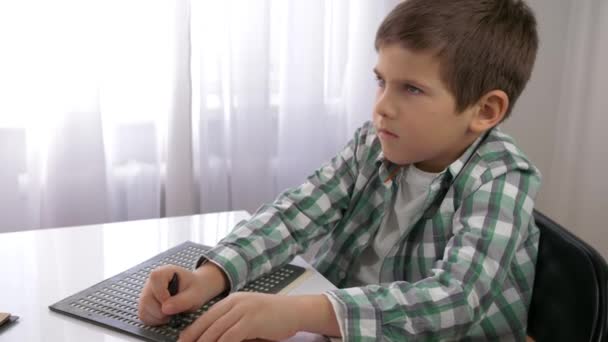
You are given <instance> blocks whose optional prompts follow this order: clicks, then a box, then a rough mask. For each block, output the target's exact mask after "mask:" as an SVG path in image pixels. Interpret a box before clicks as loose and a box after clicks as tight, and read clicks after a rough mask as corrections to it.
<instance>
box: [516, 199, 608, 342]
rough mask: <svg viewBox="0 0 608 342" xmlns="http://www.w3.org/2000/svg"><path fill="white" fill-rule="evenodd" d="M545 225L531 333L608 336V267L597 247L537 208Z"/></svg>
mask: <svg viewBox="0 0 608 342" xmlns="http://www.w3.org/2000/svg"><path fill="white" fill-rule="evenodd" d="M534 219H535V220H536V224H537V225H538V228H539V229H540V242H539V249H538V259H537V262H536V276H535V280H534V291H533V293H532V303H531V305H530V312H529V315H528V335H529V336H530V337H532V338H533V339H534V340H535V341H536V342H545V341H551V342H558V341H568V342H586V341H594V342H595V341H606V340H608V332H607V329H608V328H607V323H608V318H607V317H608V316H607V312H606V310H607V309H608V298H607V293H606V285H607V283H608V275H607V273H608V266H607V265H606V262H605V261H604V259H603V258H602V256H601V255H599V254H598V252H597V251H595V250H594V249H593V248H592V247H591V246H589V245H588V244H586V243H585V242H583V241H582V240H581V239H579V238H578V237H576V236H575V235H573V234H572V233H570V232H568V231H567V230H566V229H564V228H563V227H562V226H560V225H559V224H557V223H556V222H554V221H553V220H551V219H550V218H548V217H547V216H545V215H543V214H542V213H540V212H538V211H535V212H534Z"/></svg>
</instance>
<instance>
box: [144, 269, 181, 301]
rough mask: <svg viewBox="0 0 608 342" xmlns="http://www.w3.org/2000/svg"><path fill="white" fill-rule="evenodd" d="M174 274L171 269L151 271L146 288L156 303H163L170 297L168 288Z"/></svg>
mask: <svg viewBox="0 0 608 342" xmlns="http://www.w3.org/2000/svg"><path fill="white" fill-rule="evenodd" d="M174 273H175V271H174V270H172V268H171V267H161V268H157V269H155V270H153V271H152V272H151V273H150V277H149V278H148V284H147V286H148V287H149V288H150V291H151V292H152V295H153V296H154V298H156V300H158V302H160V303H164V302H165V301H166V300H167V299H169V297H171V295H170V294H169V290H168V288H167V287H168V286H169V281H171V277H173V274H174Z"/></svg>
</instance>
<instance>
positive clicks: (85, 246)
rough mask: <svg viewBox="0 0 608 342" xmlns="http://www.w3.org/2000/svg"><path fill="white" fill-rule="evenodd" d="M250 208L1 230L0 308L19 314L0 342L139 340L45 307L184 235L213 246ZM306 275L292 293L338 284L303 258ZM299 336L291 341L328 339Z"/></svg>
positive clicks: (300, 262) (317, 290)
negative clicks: (108, 222)
mask: <svg viewBox="0 0 608 342" xmlns="http://www.w3.org/2000/svg"><path fill="white" fill-rule="evenodd" d="M248 217H249V214H248V213H247V212H245V211H235V212H225V213H216V214H205V215H194V216H186V217H176V218H164V219H153V220H142V221H130V222H121V223H112V224H103V225H90V226H79V227H71V228H59V229H46V230H34V231H25V232H16V233H4V234H0V312H10V313H12V314H14V315H17V316H20V318H19V321H18V322H17V323H16V324H13V325H12V326H10V327H9V328H8V329H4V330H2V332H0V341H93V342H95V341H104V342H109V341H140V340H139V339H136V338H134V337H130V336H128V335H125V334H121V333H118V332H115V331H112V330H110V329H106V328H102V327H99V326H96V325H94V324H90V323H86V322H83V321H81V320H78V319H74V318H71V317H67V316H65V315H62V314H58V313H55V312H51V311H50V310H49V309H48V306H49V305H51V304H53V303H56V302H58V301H59V300H61V299H63V298H65V297H67V296H69V295H72V294H74V293H76V292H79V291H81V290H84V289H86V288H88V287H90V286H92V285H94V284H96V283H98V282H100V281H102V280H104V279H107V278H110V277H112V276H114V275H116V274H118V273H120V272H122V271H125V270H127V269H128V268H130V267H132V266H135V265H137V264H138V263H140V262H143V261H145V260H147V259H149V258H151V257H153V256H155V255H156V254H158V253H160V252H163V251H165V250H167V249H169V248H171V247H173V246H176V245H178V244H180V243H182V242H184V241H188V240H190V241H194V242H197V243H201V244H204V245H208V246H214V245H215V244H217V242H218V241H219V240H220V239H221V238H222V237H224V236H225V235H226V234H227V233H228V232H229V231H230V230H231V229H232V228H233V227H234V226H235V225H236V223H237V222H239V221H241V220H243V219H247V218H248ZM293 263H294V264H297V265H300V266H304V267H306V268H308V269H309V271H310V272H307V273H308V277H306V278H304V279H303V280H302V281H300V282H298V283H297V286H296V287H294V288H292V289H291V290H290V291H289V294H314V293H321V292H323V291H325V290H327V289H332V288H334V286H333V285H332V284H331V283H330V282H329V281H327V280H326V279H325V278H323V276H321V275H320V274H319V273H318V272H316V271H315V270H314V269H313V268H312V267H311V266H310V265H309V264H307V263H306V262H305V261H304V260H303V259H301V258H299V257H298V258H296V259H295V260H294V262H293ZM323 340H324V338H323V337H321V336H317V335H312V334H304V333H301V334H298V335H296V337H294V338H292V339H290V341H292V342H293V341H323Z"/></svg>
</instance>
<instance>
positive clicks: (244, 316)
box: [179, 292, 301, 342]
mask: <svg viewBox="0 0 608 342" xmlns="http://www.w3.org/2000/svg"><path fill="white" fill-rule="evenodd" d="M293 298H294V297H289V296H281V295H269V294H262V293H249V292H237V293H234V294H231V295H230V296H228V297H226V298H224V299H223V300H221V301H220V302H218V303H216V304H215V305H213V307H211V309H209V311H207V312H205V313H204V314H203V315H202V316H201V317H199V318H198V319H197V320H196V321H194V323H192V324H191V325H190V326H189V327H188V328H186V329H185V330H184V331H183V332H182V333H181V335H180V337H179V341H180V342H190V341H205V342H206V341H218V340H220V338H221V341H226V342H232V341H238V342H240V341H243V340H249V339H256V338H260V339H265V340H273V341H276V340H282V339H286V338H288V337H290V336H292V335H295V333H296V332H297V331H298V330H299V329H300V325H299V323H300V322H299V319H298V314H301V313H298V310H296V308H294V307H293V304H294V302H293Z"/></svg>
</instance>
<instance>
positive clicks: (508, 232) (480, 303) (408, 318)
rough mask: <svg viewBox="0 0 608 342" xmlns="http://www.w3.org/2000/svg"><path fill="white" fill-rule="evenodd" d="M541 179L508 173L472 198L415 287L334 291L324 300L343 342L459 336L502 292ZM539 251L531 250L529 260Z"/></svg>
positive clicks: (396, 285) (397, 284)
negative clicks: (428, 273)
mask: <svg viewBox="0 0 608 342" xmlns="http://www.w3.org/2000/svg"><path fill="white" fill-rule="evenodd" d="M539 186H540V176H539V175H538V174H537V173H535V172H532V171H529V172H525V171H523V170H514V171H509V172H507V173H505V174H503V175H502V176H499V177H497V178H494V179H493V180H490V181H488V182H487V183H484V184H482V185H481V186H480V187H479V188H478V189H477V190H476V191H474V192H473V193H472V194H470V195H469V196H467V198H465V199H464V200H463V202H462V205H461V206H460V207H459V208H458V209H457V210H456V212H455V214H454V217H453V221H452V223H453V226H452V229H453V236H452V238H451V239H450V240H449V241H448V243H447V246H446V249H445V251H444V255H443V258H442V259H441V260H438V261H437V262H436V263H435V264H434V268H433V270H432V276H430V277H428V278H425V279H421V280H420V281H418V282H415V283H411V282H405V281H398V282H393V283H390V284H386V285H369V286H365V287H359V288H349V289H339V290H332V291H328V292H327V293H326V296H327V297H328V299H329V300H330V302H331V303H332V305H333V307H334V310H335V312H336V315H337V318H338V322H339V325H340V330H341V333H342V336H343V338H344V340H345V341H376V340H389V341H391V340H392V341H398V340H403V339H404V337H411V338H416V339H421V340H426V339H427V338H428V339H432V340H444V339H459V338H462V337H464V336H466V335H467V332H468V331H469V330H470V329H471V327H472V326H473V325H474V324H475V323H477V322H479V321H480V320H482V319H483V318H484V317H485V315H486V313H487V311H488V309H489V306H490V305H491V304H492V303H493V302H495V300H496V299H497V296H500V295H501V293H500V292H501V291H497V289H502V286H501V285H502V284H503V281H505V278H506V277H507V273H508V272H509V267H510V265H511V263H512V262H513V261H514V257H515V253H516V251H517V250H518V249H519V248H525V247H522V246H523V245H524V242H525V240H526V239H527V236H528V234H529V231H530V225H533V221H531V220H532V212H533V207H534V202H533V201H534V197H535V196H536V192H537V190H538V188H539ZM536 248H537V247H535V248H532V250H530V251H529V253H530V254H534V256H532V260H535V257H536V254H535V253H536Z"/></svg>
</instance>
